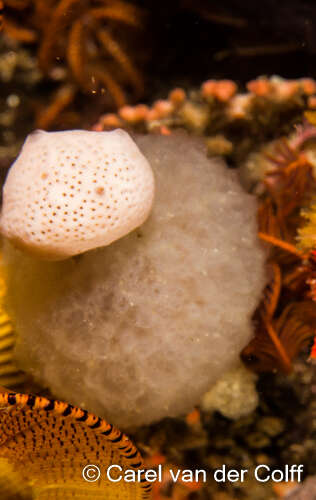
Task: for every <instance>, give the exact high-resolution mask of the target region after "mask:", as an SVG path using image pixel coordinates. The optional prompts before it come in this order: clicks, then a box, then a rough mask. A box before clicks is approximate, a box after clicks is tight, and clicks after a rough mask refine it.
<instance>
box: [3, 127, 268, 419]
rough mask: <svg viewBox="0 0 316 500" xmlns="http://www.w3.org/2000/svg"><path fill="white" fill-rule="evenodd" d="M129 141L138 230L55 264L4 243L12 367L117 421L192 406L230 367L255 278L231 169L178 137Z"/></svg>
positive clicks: (243, 196)
mask: <svg viewBox="0 0 316 500" xmlns="http://www.w3.org/2000/svg"><path fill="white" fill-rule="evenodd" d="M135 139H136V142H137V144H138V147H139V148H140V150H141V151H142V152H143V154H144V155H145V157H146V158H147V159H148V160H149V162H150V164H151V166H152V168H153V171H154V175H155V182H156V198H155V203H154V208H153V211H152V213H151V215H150V216H149V218H148V219H147V221H146V222H145V223H144V224H143V225H142V226H141V227H139V228H138V229H136V230H134V231H133V232H131V233H130V234H129V235H127V236H125V237H123V238H121V239H120V240H118V241H116V242H114V243H112V244H111V245H109V246H107V247H104V248H101V249H97V250H93V251H90V252H87V253H86V254H83V255H80V256H78V257H76V258H72V259H68V260H66V261H61V262H46V263H45V262H41V261H38V260H36V259H35V258H33V257H30V256H26V255H24V254H23V253H22V252H20V251H18V250H14V249H13V248H12V247H11V246H10V245H8V246H7V248H6V250H5V258H6V264H7V267H8V271H9V297H8V299H9V306H10V310H11V312H12V314H13V315H14V320H15V324H16V329H17V332H18V337H19V338H18V343H17V347H16V356H17V358H18V359H19V361H20V364H21V365H22V367H23V368H24V369H26V370H28V371H29V372H31V373H32V375H33V376H34V377H35V378H36V380H38V381H39V382H40V383H41V384H42V385H43V384H44V385H45V386H46V387H47V386H48V387H49V388H50V389H51V391H52V392H53V394H54V395H55V396H56V397H58V398H60V399H61V398H62V399H65V400H67V401H70V402H72V403H73V404H77V405H80V406H84V407H86V408H88V409H89V410H90V411H94V412H95V413H97V414H99V415H103V416H105V417H106V418H107V419H108V420H109V421H110V422H112V423H114V424H116V425H119V426H121V427H123V428H128V427H132V426H137V425H141V424H148V423H151V422H153V421H156V420H159V419H161V418H163V417H166V416H178V415H182V414H184V413H185V412H188V411H190V410H191V409H192V407H193V406H194V405H196V404H198V403H199V401H200V398H201V396H202V395H203V394H204V393H205V392H206V391H207V390H209V389H210V387H211V386H212V385H213V384H214V383H215V382H216V380H217V379H218V378H219V377H220V376H221V375H222V374H224V373H225V372H226V371H227V370H230V369H232V368H233V367H234V366H235V364H236V363H237V361H238V359H239V353H240V351H241V349H242V348H243V346H245V344H246V343H247V342H248V341H249V339H250V337H251V335H252V327H251V315H252V313H253V311H254V309H255V307H256V305H257V303H258V301H259V298H260V294H261V292H262V288H263V286H264V284H265V268H264V262H265V252H264V251H263V249H262V248H261V246H260V243H259V241H258V239H257V227H256V199H255V198H254V197H253V196H251V195H249V194H247V193H245V192H244V191H243V189H242V188H241V186H240V184H239V181H238V177H237V173H236V172H233V171H230V170H229V169H228V168H227V166H226V165H225V164H223V163H222V162H221V161H219V160H218V161H217V160H210V159H207V158H206V156H205V154H204V151H203V150H202V147H201V145H200V143H199V142H196V141H195V140H193V139H192V138H189V137H187V136H186V135H179V136H177V135H172V136H171V137H160V136H145V137H139V138H135Z"/></svg>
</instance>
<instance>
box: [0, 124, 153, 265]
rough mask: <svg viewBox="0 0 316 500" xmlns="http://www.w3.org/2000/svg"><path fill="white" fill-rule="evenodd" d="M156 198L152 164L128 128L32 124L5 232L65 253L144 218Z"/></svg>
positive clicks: (11, 190) (39, 248)
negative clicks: (37, 127)
mask: <svg viewBox="0 0 316 500" xmlns="http://www.w3.org/2000/svg"><path fill="white" fill-rule="evenodd" d="M153 198H154V176H153V173H152V170H151V167H150V165H149V163H148V161H147V160H146V158H145V157H144V156H143V154H142V153H141V152H140V151H139V149H138V147H137V146H136V144H135V143H134V141H133V140H132V139H131V137H130V136H129V135H128V134H127V133H126V132H124V131H123V130H119V129H118V130H114V131H112V132H90V131H85V130H69V131H65V132H44V131H41V130H38V131H35V132H33V133H32V134H31V135H29V136H28V138H27V139H26V141H25V143H24V145H23V148H22V151H21V153H20V155H19V156H18V158H17V159H16V161H15V162H14V163H13V165H12V167H11V169H10V171H9V174H8V177H7V180H6V182H5V185H4V189H3V207H2V214H1V219H0V225H1V231H2V233H3V234H4V235H5V236H6V237H7V238H8V239H9V240H11V241H12V242H13V244H15V245H16V246H18V247H20V248H23V249H25V250H27V251H29V252H31V253H33V254H36V255H38V256H39V257H41V258H43V259H47V260H60V259H64V258H67V257H70V256H72V255H76V254H80V253H82V252H85V251H87V250H91V249H93V248H97V247H100V246H105V245H109V244H110V243H112V242H113V241H115V240H117V239H119V238H121V237H122V236H125V235H126V234H128V233H129V232H130V231H132V230H133V229H135V228H136V227H138V226H140V225H141V224H142V223H143V222H144V221H145V220H146V219H147V217H148V215H149V213H150V210H151V207H152V204H153Z"/></svg>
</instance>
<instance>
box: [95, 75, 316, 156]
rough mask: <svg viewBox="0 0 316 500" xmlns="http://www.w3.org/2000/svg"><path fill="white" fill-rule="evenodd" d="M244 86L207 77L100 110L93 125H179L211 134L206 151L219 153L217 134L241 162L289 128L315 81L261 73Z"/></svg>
mask: <svg viewBox="0 0 316 500" xmlns="http://www.w3.org/2000/svg"><path fill="white" fill-rule="evenodd" d="M246 87H247V90H248V91H247V92H238V88H237V85H236V83H235V82H233V81H229V80H208V81H206V82H204V83H202V85H201V86H200V88H199V89H197V90H195V91H191V92H189V93H187V92H185V91H184V90H183V89H181V88H176V89H174V90H172V91H171V92H170V93H169V95H168V97H167V98H166V99H163V100H161V99H160V100H158V101H156V102H155V103H153V105H152V106H150V107H148V106H144V105H142V104H138V105H136V106H126V107H123V108H121V109H120V110H119V112H118V113H117V114H113V113H108V114H105V115H101V116H100V118H99V120H98V122H97V123H96V124H95V125H94V127H93V128H94V130H111V129H112V128H116V127H121V128H125V129H127V130H128V129H133V130H137V131H141V132H146V133H147V132H154V131H158V132H159V131H164V132H166V131H168V130H172V129H175V128H178V127H181V128H185V129H187V130H189V131H190V132H191V133H194V134H198V135H203V136H204V137H205V140H206V143H208V141H209V140H210V148H209V154H210V155H214V154H215V155H216V154H217V151H216V150H215V151H214V147H213V146H214V142H213V141H212V138H213V137H214V135H215V136H216V135H218V134H220V136H221V142H222V143H223V140H226V141H228V144H229V145H230V146H229V149H230V151H229V153H228V156H229V157H230V160H232V161H233V162H234V163H235V164H238V165H240V163H241V162H242V161H243V160H244V159H245V158H246V157H247V155H248V153H249V152H250V151H251V150H252V149H253V148H256V149H257V148H258V145H259V144H260V142H263V143H264V141H265V139H266V140H270V137H271V134H273V135H275V130H278V133H279V134H280V135H282V133H286V134H287V133H288V132H289V127H290V125H291V124H292V123H293V124H294V123H296V122H297V119H298V116H299V114H301V113H302V112H303V110H305V109H306V108H307V107H308V105H309V102H310V99H312V98H313V97H314V96H315V94H316V82H315V81H314V80H312V79H309V78H301V79H298V80H285V79H282V78H280V77H272V78H265V77H260V78H258V79H257V80H253V81H251V82H249V83H248V84H247V85H246ZM251 137H253V141H252V140H251Z"/></svg>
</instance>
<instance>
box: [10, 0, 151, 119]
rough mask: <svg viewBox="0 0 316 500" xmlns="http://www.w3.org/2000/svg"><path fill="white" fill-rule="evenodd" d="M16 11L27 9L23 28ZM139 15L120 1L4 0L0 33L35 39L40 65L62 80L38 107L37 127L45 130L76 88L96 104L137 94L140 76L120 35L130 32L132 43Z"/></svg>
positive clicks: (118, 102)
mask: <svg viewBox="0 0 316 500" xmlns="http://www.w3.org/2000/svg"><path fill="white" fill-rule="evenodd" d="M10 8H11V10H10ZM21 10H22V11H24V10H25V11H26V12H27V16H25V17H26V19H27V26H25V21H24V22H23V20H22V23H23V24H22V26H21V24H20V23H19V21H18V22H15V21H14V17H16V18H17V19H19V15H18V14H19V11H21ZM143 14H144V13H143V11H142V10H141V9H140V8H139V7H136V6H135V5H133V4H132V3H130V2H126V1H123V0H112V1H111V2H108V1H107V0H103V1H97V0H89V2H82V0H53V1H50V2H41V1H35V2H32V1H29V0H28V1H26V2H22V3H20V4H19V5H17V4H16V3H15V2H12V3H10V1H9V2H8V13H7V14H6V17H5V22H4V32H5V33H6V34H7V35H8V36H10V37H12V38H14V39H17V40H18V41H21V42H24V43H37V45H38V62H39V67H40V69H41V70H42V71H43V73H44V74H45V75H47V76H48V77H49V78H51V79H53V80H55V81H56V82H58V81H61V82H62V83H61V87H60V88H59V89H58V91H57V92H56V93H55V96H53V98H52V100H51V102H50V104H48V106H47V103H46V105H45V106H44V107H43V108H42V109H41V110H40V111H39V114H38V117H37V126H38V127H40V128H49V127H50V126H51V125H52V123H54V121H55V120H56V119H57V118H59V115H60V113H61V112H62V111H63V110H64V109H65V108H66V107H68V106H69V105H70V103H72V102H73V99H74V97H75V95H76V93H77V92H78V90H80V91H81V92H83V93H85V94H91V95H92V96H93V97H94V101H96V97H97V96H98V95H99V97H100V102H101V101H103V102H104V101H105V102H106V101H107V103H108V105H110V107H111V105H112V106H113V104H114V107H120V106H123V105H124V104H126V101H127V97H126V95H127V93H129V95H130V96H134V97H137V96H139V95H141V93H142V91H143V81H142V76H141V74H140V71H139V70H138V69H137V68H136V66H135V64H134V63H133V62H132V59H131V57H130V55H129V50H128V49H127V48H126V47H127V43H126V40H125V38H126V39H127V38H128V37H129V35H130V34H132V36H133V38H132V40H133V42H134V41H135V31H138V30H141V29H142V27H143V24H144V21H143V19H144V15H143ZM47 19H50V22H49V23H47ZM122 31H123V32H125V35H126V36H125V37H122V36H121V32H122ZM66 95H67V98H65V96H66Z"/></svg>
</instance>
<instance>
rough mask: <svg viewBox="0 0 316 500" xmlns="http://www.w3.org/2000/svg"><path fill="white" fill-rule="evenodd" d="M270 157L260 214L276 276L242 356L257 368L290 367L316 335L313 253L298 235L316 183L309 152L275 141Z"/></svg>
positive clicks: (289, 369) (257, 313)
mask: <svg viewBox="0 0 316 500" xmlns="http://www.w3.org/2000/svg"><path fill="white" fill-rule="evenodd" d="M269 160H270V161H271V168H270V169H269V170H267V171H266V174H265V177H264V179H263V183H264V193H263V195H262V197H261V202H260V205H259V210H258V218H259V236H260V237H261V239H263V240H264V241H266V242H267V243H269V244H271V245H272V246H273V249H272V251H271V256H270V260H271V265H272V279H271V282H270V283H269V285H268V286H267V290H266V294H265V297H264V299H263V301H262V303H261V305H260V306H259V308H258V310H257V311H256V314H255V322H256V324H257V330H256V336H255V338H254V339H253V340H252V341H251V342H250V344H249V345H248V346H247V347H246V348H245V349H244V350H243V353H242V358H243V360H244V361H245V362H246V363H248V365H249V366H252V367H253V368H255V369H256V370H257V371H261V370H262V371H267V370H273V369H275V368H276V367H279V368H280V369H282V370H283V371H285V372H290V371H291V369H292V360H293V359H294V358H295V356H296V355H297V354H298V353H299V352H300V350H302V349H303V347H304V346H307V345H308V344H309V343H310V341H311V338H312V337H313V336H314V325H315V321H316V304H315V302H314V300H313V299H314V293H313V289H314V285H313V278H314V276H315V261H314V254H313V252H306V251H305V252H303V251H302V250H300V249H299V248H298V246H297V245H296V240H297V239H298V237H299V238H300V239H301V236H298V235H300V231H302V229H300V227H301V225H302V211H301V207H302V206H303V205H304V203H306V202H307V201H308V199H309V196H310V193H312V192H313V190H315V187H316V183H315V177H314V175H313V167H312V164H311V163H310V161H309V160H308V158H307V155H306V154H305V153H304V152H303V151H300V149H299V148H298V147H297V148H294V147H293V146H290V144H289V143H288V142H287V141H285V140H280V141H279V142H277V143H276V145H275V150H274V155H272V156H270V155H269ZM311 299H312V300H311Z"/></svg>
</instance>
